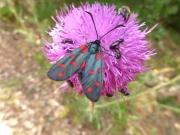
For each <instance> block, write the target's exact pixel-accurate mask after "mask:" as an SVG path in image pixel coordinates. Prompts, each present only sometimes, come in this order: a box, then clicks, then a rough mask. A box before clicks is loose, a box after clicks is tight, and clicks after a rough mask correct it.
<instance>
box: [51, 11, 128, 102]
mask: <svg viewBox="0 0 180 135" xmlns="http://www.w3.org/2000/svg"><path fill="white" fill-rule="evenodd" d="M86 13H88V14H89V15H90V17H91V19H92V22H93V24H94V28H95V31H96V36H97V39H96V40H95V41H92V42H89V43H87V44H84V45H82V46H80V47H79V48H77V49H75V50H74V51H72V52H71V53H69V54H67V55H66V56H65V57H63V58H62V59H60V60H59V61H58V62H57V63H56V64H55V65H53V66H52V67H51V68H50V70H49V71H48V77H49V78H50V79H52V80H55V81H64V80H67V79H69V78H70V77H72V76H73V75H74V74H76V73H78V79H79V81H80V83H81V84H82V88H83V91H84V93H85V95H86V96H87V98H88V99H89V100H91V101H92V102H97V101H98V100H99V98H100V95H101V91H102V86H103V68H104V67H103V53H106V54H108V53H107V52H105V51H104V50H102V48H103V47H102V46H101V42H100V40H101V39H102V38H103V37H104V36H105V35H107V34H108V33H110V32H111V31H113V30H115V29H117V28H119V27H124V25H122V24H119V25H117V26H116V27H114V28H113V29H111V30H109V31H108V32H106V33H105V34H104V35H103V36H101V37H100V38H98V33H97V29H96V25H95V22H94V19H93V16H92V14H91V13H90V12H87V11H86ZM66 42H67V43H70V44H71V43H73V42H72V41H71V40H70V39H67V40H64V41H63V43H66ZM116 42H117V43H118V44H119V43H121V42H123V40H118V41H116ZM116 42H115V43H113V44H112V45H111V46H110V48H111V49H112V50H114V51H115V52H116V54H115V56H114V57H115V58H117V59H119V58H120V51H119V50H118V49H117V47H116V46H117V43H116ZM108 55H110V54H108ZM110 56H112V55H110ZM68 83H70V85H71V86H73V83H72V82H71V81H69V80H68Z"/></svg>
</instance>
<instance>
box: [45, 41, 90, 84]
mask: <svg viewBox="0 0 180 135" xmlns="http://www.w3.org/2000/svg"><path fill="white" fill-rule="evenodd" d="M88 55H89V52H88V46H87V45H82V46H80V47H79V48H77V49H75V50H74V51H72V52H71V53H70V54H67V55H66V56H65V57H63V58H62V59H60V60H59V61H58V62H57V63H56V64H54V65H53V66H52V67H51V68H50V70H49V71H48V73H47V75H48V77H49V78H50V79H52V80H55V81H63V80H67V79H68V78H70V77H72V76H73V75H74V74H75V73H77V72H78V71H79V70H81V65H82V63H83V62H84V61H85V60H86V58H87V56H88Z"/></svg>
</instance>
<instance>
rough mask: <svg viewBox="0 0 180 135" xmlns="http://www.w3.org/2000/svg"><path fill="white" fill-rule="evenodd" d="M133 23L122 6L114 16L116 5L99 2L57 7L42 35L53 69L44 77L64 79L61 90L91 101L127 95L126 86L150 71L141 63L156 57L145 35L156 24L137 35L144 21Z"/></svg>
mask: <svg viewBox="0 0 180 135" xmlns="http://www.w3.org/2000/svg"><path fill="white" fill-rule="evenodd" d="M85 11H88V12H89V13H88V12H85ZM137 18H138V14H137V13H132V14H131V13H130V10H129V9H128V8H126V7H124V6H122V7H121V8H120V9H119V10H118V13H117V10H116V5H114V4H112V5H109V4H100V3H99V2H95V3H93V4H89V3H88V2H87V3H85V4H83V3H81V5H80V6H78V7H76V6H75V5H74V4H72V5H70V6H67V5H65V10H64V8H60V10H58V11H57V12H56V16H54V17H52V19H53V20H54V22H55V25H54V26H53V27H52V28H50V31H49V32H47V33H48V35H49V36H50V37H51V39H52V40H51V42H50V41H47V40H44V44H45V46H43V47H42V51H43V53H44V55H45V56H46V58H47V59H48V60H49V61H50V63H51V64H55V65H54V66H53V67H52V68H51V69H50V70H49V71H48V76H49V77H50V78H51V79H53V80H56V81H64V80H65V81H64V83H63V84H62V85H61V86H60V88H59V89H60V90H63V91H66V90H68V89H69V88H74V89H73V90H74V91H75V92H76V94H77V95H82V96H83V95H86V96H87V98H89V99H90V100H91V101H93V102H96V101H98V100H99V98H100V97H101V98H103V97H104V96H109V97H111V96H114V97H116V98H118V94H119V92H120V93H121V94H122V95H124V94H125V95H128V93H130V92H129V90H128V89H127V86H128V84H129V83H130V82H132V81H135V80H136V76H137V75H139V74H140V73H142V72H144V71H147V70H149V69H150V68H148V67H146V66H144V64H143V63H144V62H147V61H148V60H149V58H150V57H151V56H153V55H154V54H155V53H154V50H151V44H150V41H149V40H148V39H147V35H148V34H149V33H151V31H152V30H153V29H154V28H155V27H156V26H157V25H155V26H154V27H152V28H151V29H148V28H145V29H144V30H142V29H143V28H142V27H144V26H145V22H142V23H139V22H138V21H137ZM119 24H121V25H119ZM118 25H119V26H118ZM111 31H112V32H111ZM107 34H108V35H107Z"/></svg>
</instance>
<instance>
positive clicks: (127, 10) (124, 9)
mask: <svg viewBox="0 0 180 135" xmlns="http://www.w3.org/2000/svg"><path fill="white" fill-rule="evenodd" d="M118 14H119V15H122V16H123V18H124V21H125V22H127V21H128V19H129V17H130V15H131V11H130V8H129V7H127V6H122V7H121V8H119V9H118Z"/></svg>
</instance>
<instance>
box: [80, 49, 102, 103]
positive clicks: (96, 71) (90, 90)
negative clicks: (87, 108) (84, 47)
mask: <svg viewBox="0 0 180 135" xmlns="http://www.w3.org/2000/svg"><path fill="white" fill-rule="evenodd" d="M99 50H100V47H99ZM86 63H87V64H86V67H85V70H84V71H82V72H80V73H78V77H79V80H80V82H81V84H82V87H83V91H84V93H85V95H86V96H87V98H88V99H90V100H91V101H93V102H97V101H98V100H99V98H100V95H101V91H102V86H103V60H102V54H101V52H97V53H95V54H90V55H89V56H88V57H87V59H86Z"/></svg>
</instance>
